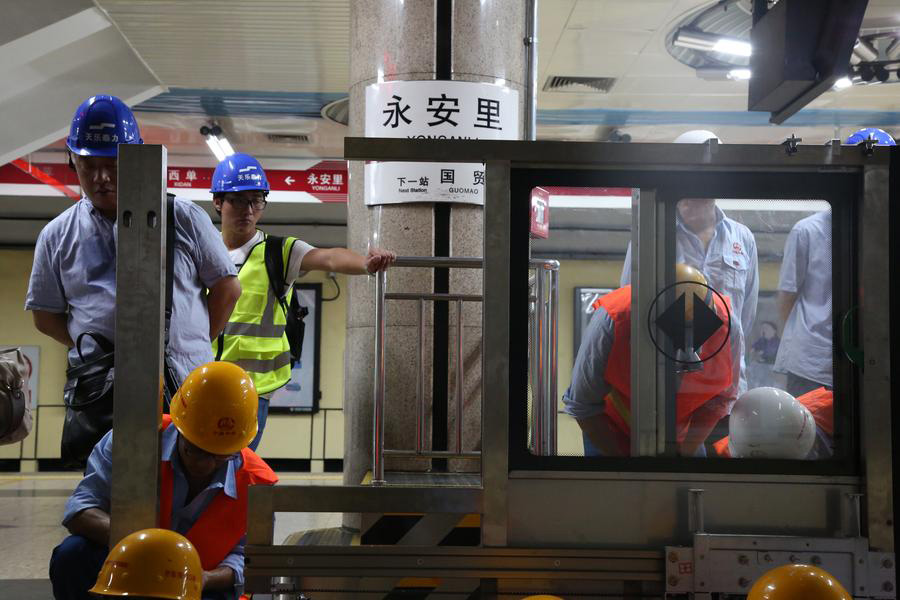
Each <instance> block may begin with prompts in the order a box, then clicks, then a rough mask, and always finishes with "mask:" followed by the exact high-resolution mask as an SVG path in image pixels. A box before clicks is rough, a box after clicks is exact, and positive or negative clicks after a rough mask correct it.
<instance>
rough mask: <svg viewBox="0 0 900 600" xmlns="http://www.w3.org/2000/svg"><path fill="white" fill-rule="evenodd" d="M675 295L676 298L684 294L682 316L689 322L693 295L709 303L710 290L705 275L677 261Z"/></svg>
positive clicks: (692, 307)
mask: <svg viewBox="0 0 900 600" xmlns="http://www.w3.org/2000/svg"><path fill="white" fill-rule="evenodd" d="M675 283H676V285H675V297H676V298H678V297H679V296H681V295H682V294H684V318H685V319H686V320H687V321H688V322H691V321H693V320H694V302H695V301H696V300H695V296H696V297H697V298H699V299H700V301H701V302H702V301H704V299H705V301H706V302H707V303H709V295H710V293H711V292H710V290H709V288H708V287H706V286H707V285H708V283H707V281H706V276H705V275H703V273H701V272H700V271H699V269H696V268H694V267H692V266H690V265H686V264H684V263H677V264H676V265H675Z"/></svg>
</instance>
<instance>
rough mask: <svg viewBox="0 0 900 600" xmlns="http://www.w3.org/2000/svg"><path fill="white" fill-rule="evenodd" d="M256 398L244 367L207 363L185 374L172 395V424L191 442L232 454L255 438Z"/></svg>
mask: <svg viewBox="0 0 900 600" xmlns="http://www.w3.org/2000/svg"><path fill="white" fill-rule="evenodd" d="M258 409H259V397H258V396H257V394H256V387H254V385H253V380H252V379H251V378H250V376H249V375H248V374H247V372H246V371H245V370H243V369H242V368H240V367H239V366H237V365H235V364H233V363H229V362H220V361H216V362H210V363H206V364H205V365H202V366H200V367H197V368H196V369H194V370H193V371H191V374H190V375H188V376H187V377H186V378H185V380H184V383H182V384H181V387H180V388H178V391H177V392H176V393H175V397H174V398H172V408H171V413H172V423H173V424H174V425H175V427H176V428H177V429H178V432H179V433H180V434H181V435H183V436H184V437H185V439H187V441H189V442H190V443H192V444H193V445H195V446H197V447H198V448H200V449H201V450H206V451H207V452H209V453H210V454H219V455H226V454H233V453H235V452H239V451H241V450H243V449H244V448H246V447H247V444H249V443H250V442H251V441H253V438H254V437H256V430H257V423H256V412H257V410H258Z"/></svg>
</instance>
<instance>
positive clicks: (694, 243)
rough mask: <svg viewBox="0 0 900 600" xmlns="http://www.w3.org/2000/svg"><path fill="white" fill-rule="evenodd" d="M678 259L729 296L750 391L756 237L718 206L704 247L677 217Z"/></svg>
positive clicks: (625, 277) (626, 273)
mask: <svg viewBox="0 0 900 600" xmlns="http://www.w3.org/2000/svg"><path fill="white" fill-rule="evenodd" d="M675 254H676V256H675V262H680V263H685V264H688V265H690V266H692V267H694V268H696V269H699V270H700V271H701V272H702V273H703V274H704V275H705V276H706V278H707V279H708V280H709V285H710V286H712V287H713V289H715V290H716V291H717V292H719V293H721V294H723V295H725V296H728V299H729V300H731V310H733V311H734V313H735V316H736V317H737V318H735V319H733V323H732V332H731V335H732V336H737V343H738V348H739V352H740V354H739V356H740V367H741V371H740V384H739V388H738V394H739V395H740V394H742V393H743V392H745V391H746V390H747V361H746V358H745V356H744V355H745V354H746V352H745V351H744V347H745V344H744V336H745V335H746V333H747V332H750V331H752V330H753V321H754V320H755V319H756V304H757V301H758V300H759V259H758V257H757V252H756V238H754V237H753V233H752V232H751V231H750V229H749V228H748V227H747V226H746V225H743V224H741V223H738V222H737V221H735V220H734V219H729V218H728V217H726V216H725V213H724V212H722V209H720V208H719V207H718V206H717V207H716V227H715V230H714V232H713V237H712V240H710V242H709V245H708V246H707V247H706V248H704V247H703V241H702V240H701V239H700V238H699V237H698V236H697V234H695V233H694V232H693V231H691V230H690V229H688V228H687V227H686V226H685V225H684V223H683V222H682V221H681V218H680V217H677V216H676V221H675ZM629 283H631V244H630V243H629V244H628V251H627V252H626V254H625V264H624V266H623V269H622V276H621V278H620V285H623V286H624V285H627V284H629Z"/></svg>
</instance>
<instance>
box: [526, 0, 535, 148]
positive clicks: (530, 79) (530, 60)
mask: <svg viewBox="0 0 900 600" xmlns="http://www.w3.org/2000/svg"><path fill="white" fill-rule="evenodd" d="M537 21H538V0H526V4H525V40H524V42H525V49H526V51H525V135H524V139H526V140H535V139H537V76H538V73H537V67H538V37H537V32H538V22H537Z"/></svg>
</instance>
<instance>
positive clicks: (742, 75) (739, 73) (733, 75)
mask: <svg viewBox="0 0 900 600" xmlns="http://www.w3.org/2000/svg"><path fill="white" fill-rule="evenodd" d="M751 75H752V73H751V72H750V69H732V70H730V71H728V78H729V79H734V80H735V81H743V80H745V79H750V77H751Z"/></svg>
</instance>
